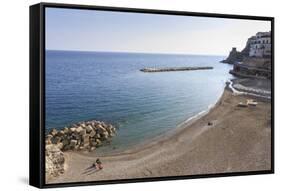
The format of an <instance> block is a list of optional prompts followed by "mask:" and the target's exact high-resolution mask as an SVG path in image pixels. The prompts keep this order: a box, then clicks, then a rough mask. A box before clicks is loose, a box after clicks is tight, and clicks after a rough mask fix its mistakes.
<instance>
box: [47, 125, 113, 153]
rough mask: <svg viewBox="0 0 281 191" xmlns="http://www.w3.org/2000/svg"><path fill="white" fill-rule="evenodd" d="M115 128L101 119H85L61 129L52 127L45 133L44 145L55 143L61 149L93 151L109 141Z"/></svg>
mask: <svg viewBox="0 0 281 191" xmlns="http://www.w3.org/2000/svg"><path fill="white" fill-rule="evenodd" d="M115 134H116V128H115V127H113V126H112V125H111V124H106V123H104V122H101V121H95V120H94V121H86V122H80V123H77V124H73V125H71V126H70V127H65V128H63V129H62V130H57V129H52V130H51V131H50V132H49V133H48V134H47V135H46V140H45V141H46V145H48V144H56V145H58V147H59V148H60V149H61V150H62V151H67V150H88V151H93V150H95V148H96V147H99V146H102V144H103V143H104V142H108V141H110V139H111V138H112V137H113V136H115Z"/></svg>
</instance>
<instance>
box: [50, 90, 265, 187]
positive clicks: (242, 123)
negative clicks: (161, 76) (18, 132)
mask: <svg viewBox="0 0 281 191" xmlns="http://www.w3.org/2000/svg"><path fill="white" fill-rule="evenodd" d="M247 98H248V96H247V95H235V94H233V93H232V92H231V91H230V89H229V88H228V87H226V88H225V90H224V92H223V94H222V96H221V97H220V99H219V100H218V102H217V103H216V104H214V105H213V107H211V108H210V109H209V110H208V111H207V112H206V113H203V114H202V115H199V116H197V117H195V118H192V119H191V120H189V119H187V121H185V122H183V124H181V125H180V127H177V128H176V129H174V130H171V131H172V132H170V133H169V135H167V134H165V135H161V136H160V137H158V138H156V139H155V138H154V140H150V141H149V142H148V143H144V144H142V145H137V146H136V148H130V149H128V150H126V151H124V152H120V153H118V154H114V155H105V156H102V157H100V158H101V160H102V161H103V163H104V169H103V170H102V171H98V172H89V173H87V171H86V172H85V169H87V167H89V166H90V165H92V161H94V160H95V159H96V158H97V156H95V155H94V154H90V155H89V154H85V153H84V154H83V153H80V152H75V151H68V152H66V153H65V154H66V166H67V168H66V171H65V173H64V174H62V175H61V176H59V177H55V178H52V179H49V180H46V182H47V183H62V182H75V181H95V180H112V179H128V178H143V177H161V176H180V175H191V174H208V173H222V172H239V171H253V170H266V169H270V140H271V138H270V135H271V134H270V132H271V129H270V127H269V128H268V127H267V126H266V127H264V124H267V123H268V120H269V116H262V117H260V116H259V115H257V114H260V113H262V114H263V115H265V114H266V115H268V111H269V109H270V100H269V101H267V102H266V101H264V100H259V98H257V99H258V100H259V101H258V102H259V103H260V104H259V105H258V106H257V107H256V108H247V109H245V108H243V109H241V108H237V102H238V101H240V100H245V99H247ZM243 110H244V111H243ZM249 111H250V114H248V112H249ZM265 111H267V112H265ZM245 112H247V113H246V114H247V115H250V116H248V118H243V116H245ZM231 115H233V119H232V118H231ZM239 117H242V118H241V119H239ZM237 118H238V119H237ZM257 118H258V119H257ZM253 120H258V121H259V122H261V125H255V124H254V125H253V124H252V122H253ZM209 122H211V125H209ZM235 131H237V134H233V132H235ZM259 131H262V133H261V132H259ZM253 134H254V135H255V136H254V137H252V136H253ZM246 135H248V136H246ZM232 136H233V137H232ZM234 137H235V138H234ZM261 142H263V143H264V144H261ZM249 147H250V148H251V149H250V148H249ZM247 148H248V149H247ZM245 149H246V150H245ZM253 151H255V152H253ZM250 159H251V160H250ZM239 161H240V162H241V161H243V164H240V162H239ZM124 169H126V171H124ZM122 170H123V171H122ZM120 171H122V173H121V174H120ZM75 172H76V173H75ZM77 172H78V173H77ZM79 172H80V173H79Z"/></svg>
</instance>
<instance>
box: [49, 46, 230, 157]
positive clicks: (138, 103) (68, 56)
mask: <svg viewBox="0 0 281 191" xmlns="http://www.w3.org/2000/svg"><path fill="white" fill-rule="evenodd" d="M222 59H224V57H222V56H198V55H168V54H140V53H110V52H78V51H51V50H48V51H46V130H47V131H48V130H49V129H51V128H63V127H65V126H67V125H70V124H72V123H76V122H79V121H83V120H91V119H95V120H101V121H106V122H109V123H112V124H114V125H115V126H116V127H117V128H118V135H117V136H116V137H114V139H113V140H112V143H111V145H108V146H106V147H104V149H103V150H104V151H105V150H107V151H110V150H111V149H113V147H114V149H119V150H122V149H126V148H129V147H131V146H134V145H137V144H139V143H142V142H143V141H146V140H149V139H151V138H153V137H156V136H159V135H161V134H164V133H167V132H169V131H172V130H173V129H174V128H176V127H177V126H178V125H179V124H181V123H182V122H184V121H185V120H187V119H188V118H190V117H192V116H194V115H196V114H198V113H200V112H202V111H204V110H207V109H208V107H210V106H211V105H213V104H215V103H216V102H217V100H218V99H219V97H220V96H221V94H222V92H223V89H224V86H225V82H226V81H227V80H229V79H230V78H231V75H230V74H229V73H228V71H229V70H230V68H231V66H229V65H227V64H222V63H220V62H219V61H220V60H222ZM180 66H213V67H214V69H213V70H197V71H179V72H160V73H143V72H141V71H139V69H141V68H144V67H180Z"/></svg>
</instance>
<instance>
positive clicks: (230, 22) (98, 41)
mask: <svg viewBox="0 0 281 191" xmlns="http://www.w3.org/2000/svg"><path fill="white" fill-rule="evenodd" d="M258 31H270V22H269V21H254V20H241V19H222V18H207V17H191V16H171V15H157V14H143V13H124V12H108V11H93V10H78V9H62V8H47V9H46V47H47V49H52V50H82V51H83V50H85V51H117V52H149V53H154V52H155V53H183V54H212V55H227V54H228V53H229V51H230V49H231V48H232V47H237V48H238V49H239V50H241V49H242V48H244V47H245V44H246V41H247V39H248V38H249V37H250V36H252V35H254V34H255V33H257V32H258Z"/></svg>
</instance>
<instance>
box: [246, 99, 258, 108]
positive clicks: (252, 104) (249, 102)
mask: <svg viewBox="0 0 281 191" xmlns="http://www.w3.org/2000/svg"><path fill="white" fill-rule="evenodd" d="M247 105H249V106H257V105H258V102H256V101H254V100H253V99H248V100H247Z"/></svg>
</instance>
